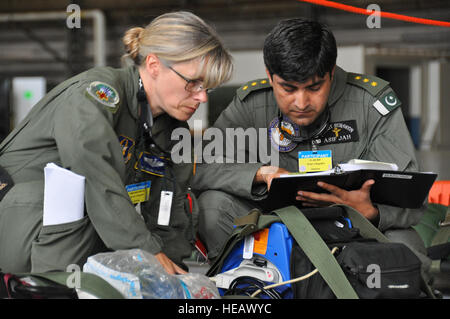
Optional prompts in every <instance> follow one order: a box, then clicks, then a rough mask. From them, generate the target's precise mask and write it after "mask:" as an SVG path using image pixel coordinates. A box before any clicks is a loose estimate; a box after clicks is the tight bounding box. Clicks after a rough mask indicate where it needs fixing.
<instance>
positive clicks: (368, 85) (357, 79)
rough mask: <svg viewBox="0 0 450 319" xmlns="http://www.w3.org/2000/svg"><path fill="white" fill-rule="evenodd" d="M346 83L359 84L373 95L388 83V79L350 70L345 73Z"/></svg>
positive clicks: (378, 92)
mask: <svg viewBox="0 0 450 319" xmlns="http://www.w3.org/2000/svg"><path fill="white" fill-rule="evenodd" d="M347 83H350V84H353V85H356V86H359V87H360V88H362V89H364V90H366V91H368V92H369V93H370V94H371V95H373V96H377V95H378V94H380V92H382V91H383V90H384V89H385V88H386V87H387V86H388V85H389V82H388V81H385V80H383V79H380V78H379V77H376V76H373V75H365V74H358V73H350V72H349V73H348V74H347Z"/></svg>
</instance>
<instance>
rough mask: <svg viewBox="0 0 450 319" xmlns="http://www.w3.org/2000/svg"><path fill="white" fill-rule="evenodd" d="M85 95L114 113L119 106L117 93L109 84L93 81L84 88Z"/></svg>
mask: <svg viewBox="0 0 450 319" xmlns="http://www.w3.org/2000/svg"><path fill="white" fill-rule="evenodd" d="M86 95H87V96H88V97H89V98H91V99H93V100H94V101H95V102H97V103H100V104H101V105H103V106H106V107H107V109H108V110H109V111H111V112H112V113H115V112H116V111H117V109H118V106H119V101H120V98H119V94H118V93H117V91H116V89H114V88H113V87H112V86H110V85H109V84H106V83H104V82H100V81H94V82H91V83H90V84H89V86H88V87H87V88H86Z"/></svg>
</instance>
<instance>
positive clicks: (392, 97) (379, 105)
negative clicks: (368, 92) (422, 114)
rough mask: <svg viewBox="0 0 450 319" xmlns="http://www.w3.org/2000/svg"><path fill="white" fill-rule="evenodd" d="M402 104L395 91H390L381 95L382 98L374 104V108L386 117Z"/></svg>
mask: <svg viewBox="0 0 450 319" xmlns="http://www.w3.org/2000/svg"><path fill="white" fill-rule="evenodd" d="M401 104H402V103H401V102H400V100H399V99H398V97H397V95H396V94H395V92H394V91H389V92H386V93H384V94H382V95H381V97H380V98H379V99H378V100H376V101H375V103H373V106H374V107H375V108H376V109H377V111H378V112H379V113H380V114H381V115H383V116H384V115H386V114H388V113H389V112H391V111H392V110H394V109H396V108H397V107H399V106H400V105H401Z"/></svg>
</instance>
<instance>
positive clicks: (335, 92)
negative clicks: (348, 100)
mask: <svg viewBox="0 0 450 319" xmlns="http://www.w3.org/2000/svg"><path fill="white" fill-rule="evenodd" d="M346 84H347V72H345V71H344V70H343V69H341V68H340V67H338V66H337V65H336V68H335V70H334V77H333V80H332V82H331V90H330V95H329V96H328V106H332V105H333V104H334V103H336V101H337V100H338V99H339V98H340V97H341V96H342V94H344V90H345V86H346Z"/></svg>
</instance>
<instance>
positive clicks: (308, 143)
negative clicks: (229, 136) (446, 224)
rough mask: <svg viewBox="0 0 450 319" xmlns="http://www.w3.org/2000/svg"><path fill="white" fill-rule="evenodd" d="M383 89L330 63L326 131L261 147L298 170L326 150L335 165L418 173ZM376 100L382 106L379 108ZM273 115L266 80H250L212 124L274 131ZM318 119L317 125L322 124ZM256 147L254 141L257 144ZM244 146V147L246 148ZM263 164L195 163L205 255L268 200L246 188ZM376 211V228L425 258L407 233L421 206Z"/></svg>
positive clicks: (394, 105) (397, 113)
mask: <svg viewBox="0 0 450 319" xmlns="http://www.w3.org/2000/svg"><path fill="white" fill-rule="evenodd" d="M388 84H389V83H388V82H386V81H384V80H382V79H379V78H376V77H374V76H367V75H361V74H354V73H347V72H345V71H344V70H342V69H341V68H339V67H338V66H336V71H335V75H334V78H333V81H332V86H331V91H330V95H329V98H328V106H327V107H328V109H329V114H330V117H329V120H328V122H327V123H328V126H327V127H326V130H325V132H324V134H322V135H320V137H318V136H314V132H315V130H316V128H318V127H320V126H321V125H322V124H323V123H313V124H311V125H310V126H309V127H307V128H299V131H298V132H297V134H298V135H300V136H301V134H303V133H302V130H304V131H305V132H306V133H305V134H306V137H305V138H306V140H305V141H304V142H300V143H298V144H296V143H293V142H292V141H291V143H287V144H280V143H279V144H274V140H273V139H272V137H273V136H272V135H273V134H272V135H270V134H267V136H268V137H267V144H268V146H267V147H268V148H270V147H271V145H272V146H273V147H278V148H279V150H280V153H279V165H278V166H279V167H281V168H285V169H287V170H288V171H291V172H298V171H299V167H298V165H299V164H298V152H299V151H311V150H312V149H313V148H315V149H317V150H319V151H320V150H331V152H332V165H333V167H334V166H335V165H336V164H339V163H344V162H347V161H348V160H350V159H354V158H355V159H356V158H359V159H366V160H373V161H381V162H390V163H396V164H397V165H398V167H399V170H401V171H404V170H407V171H417V170H418V164H417V161H416V158H415V154H414V146H413V144H412V141H411V137H410V134H409V132H408V130H407V127H406V125H405V121H404V119H403V115H402V112H401V109H400V108H399V107H398V106H400V101H399V100H398V99H397V98H396V96H395V93H394V92H393V91H392V89H391V88H390V87H389V85H388ZM386 98H388V100H387V102H388V103H386V101H385V99H386ZM380 100H381V101H382V102H383V103H384V104H383V103H382V105H381V106H380V102H379V101H380ZM376 101H378V103H376ZM374 103H375V105H374ZM323 114H325V113H323ZM278 115H279V109H278V106H277V103H276V100H275V97H274V94H273V89H272V87H271V86H270V84H269V81H268V80H267V79H261V80H255V81H250V82H248V83H247V84H245V85H243V86H242V87H241V88H239V89H238V90H237V92H236V96H235V97H234V100H233V101H232V102H231V103H230V105H229V106H228V107H227V108H226V109H225V110H224V111H223V112H222V114H221V115H220V116H219V118H218V119H217V121H216V122H215V124H214V125H213V127H215V128H218V129H220V130H221V131H222V132H225V130H226V128H237V127H241V128H244V130H245V129H247V128H256V129H260V128H264V129H268V128H271V127H272V128H273V127H274V122H276V121H277V117H278ZM324 118H325V117H324V116H320V117H319V119H318V120H316V122H317V121H322V120H323V121H325V120H324ZM325 122H326V121H325ZM335 128H339V131H336V132H335V131H333V130H334V129H335ZM308 130H309V131H308ZM269 131H270V130H269ZM309 133H311V135H310V136H308V134H309ZM224 134H225V133H224ZM271 139H272V140H271ZM285 142H286V141H285ZM259 143H260V141H258V143H257V145H260V144H259ZM313 144H314V145H313ZM262 145H264V144H262ZM245 147H246V148H248V144H247V145H246V146H245ZM247 151H248V150H247ZM248 153H249V152H248ZM258 154H259V153H258ZM258 156H259V155H258ZM265 164H268V163H265V162H263V161H261V160H259V159H258V161H255V162H253V163H244V164H243V163H236V162H234V163H226V161H225V160H224V163H223V164H221V163H217V162H215V163H211V164H199V165H198V168H197V173H196V175H195V177H194V182H193V184H194V185H195V189H196V190H197V191H198V192H202V193H201V195H200V197H199V199H198V201H199V207H200V216H199V235H200V238H201V239H202V240H203V241H204V242H205V244H206V246H207V248H208V253H209V254H210V257H211V258H214V257H215V256H216V255H217V254H218V253H219V251H220V249H221V246H222V245H223V244H224V242H225V240H226V239H227V238H228V236H229V235H230V233H231V231H232V229H233V221H234V218H235V217H238V216H242V215H246V214H247V213H248V211H249V210H250V209H251V208H254V207H255V206H258V202H259V201H261V200H263V199H264V198H265V197H266V195H267V187H266V185H265V184H264V185H261V184H260V185H257V186H255V185H252V182H253V179H254V176H255V174H256V172H257V170H258V169H259V168H260V167H261V166H262V165H265ZM272 165H273V164H272ZM375 204H376V203H375ZM377 207H378V209H379V212H380V215H379V222H378V225H377V226H378V228H379V229H380V230H381V231H383V232H385V234H386V235H388V236H389V233H390V230H392V229H401V233H402V234H403V235H402V236H404V237H405V236H406V237H411V238H412V239H411V240H410V241H412V242H414V243H413V246H414V245H416V244H417V245H416V246H417V247H419V248H418V250H419V251H420V252H421V253H424V247H423V245H422V244H421V242H420V239H419V238H417V237H416V235H417V234H415V233H414V231H413V230H412V229H411V228H410V227H411V226H412V225H415V224H417V223H418V222H419V220H420V218H421V216H422V214H423V212H424V210H423V209H402V208H398V207H392V206H386V205H377ZM411 233H412V234H411ZM402 238H403V237H402Z"/></svg>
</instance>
